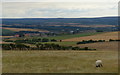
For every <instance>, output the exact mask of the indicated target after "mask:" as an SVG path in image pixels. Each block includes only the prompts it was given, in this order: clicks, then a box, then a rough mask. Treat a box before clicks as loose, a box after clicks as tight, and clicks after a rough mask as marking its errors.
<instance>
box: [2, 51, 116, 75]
mask: <svg viewBox="0 0 120 75" xmlns="http://www.w3.org/2000/svg"><path fill="white" fill-rule="evenodd" d="M117 54H118V53H117V51H109V52H108V51H107V52H106V51H3V69H2V70H3V73H116V72H118V71H117V68H118V63H117V62H118V61H117V57H118V56H117ZM96 59H101V60H102V61H103V66H104V67H102V68H96V67H95V60H96Z"/></svg>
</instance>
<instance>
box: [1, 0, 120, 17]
mask: <svg viewBox="0 0 120 75" xmlns="http://www.w3.org/2000/svg"><path fill="white" fill-rule="evenodd" d="M118 2H119V0H69V1H68V0H2V16H0V17H2V18H88V17H107V16H117V15H118Z"/></svg>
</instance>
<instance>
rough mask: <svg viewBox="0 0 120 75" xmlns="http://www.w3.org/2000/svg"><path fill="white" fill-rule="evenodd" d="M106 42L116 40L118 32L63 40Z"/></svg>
mask: <svg viewBox="0 0 120 75" xmlns="http://www.w3.org/2000/svg"><path fill="white" fill-rule="evenodd" d="M90 39H92V40H106V41H108V40H109V39H118V32H106V33H101V34H96V35H91V36H85V37H77V38H71V39H64V40H63V41H82V40H90Z"/></svg>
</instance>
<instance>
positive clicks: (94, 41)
mask: <svg viewBox="0 0 120 75" xmlns="http://www.w3.org/2000/svg"><path fill="white" fill-rule="evenodd" d="M112 41H120V40H113V39H109V41H108V42H112ZM96 42H106V41H105V40H92V39H91V40H82V41H80V42H77V43H76V44H87V43H96Z"/></svg>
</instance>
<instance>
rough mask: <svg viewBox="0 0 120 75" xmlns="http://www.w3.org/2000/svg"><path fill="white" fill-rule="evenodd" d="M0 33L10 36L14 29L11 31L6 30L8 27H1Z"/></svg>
mask: <svg viewBox="0 0 120 75" xmlns="http://www.w3.org/2000/svg"><path fill="white" fill-rule="evenodd" d="M0 33H1V34H0V35H3V36H4V35H5V36H10V35H14V33H15V31H11V30H8V29H2V32H0Z"/></svg>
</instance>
